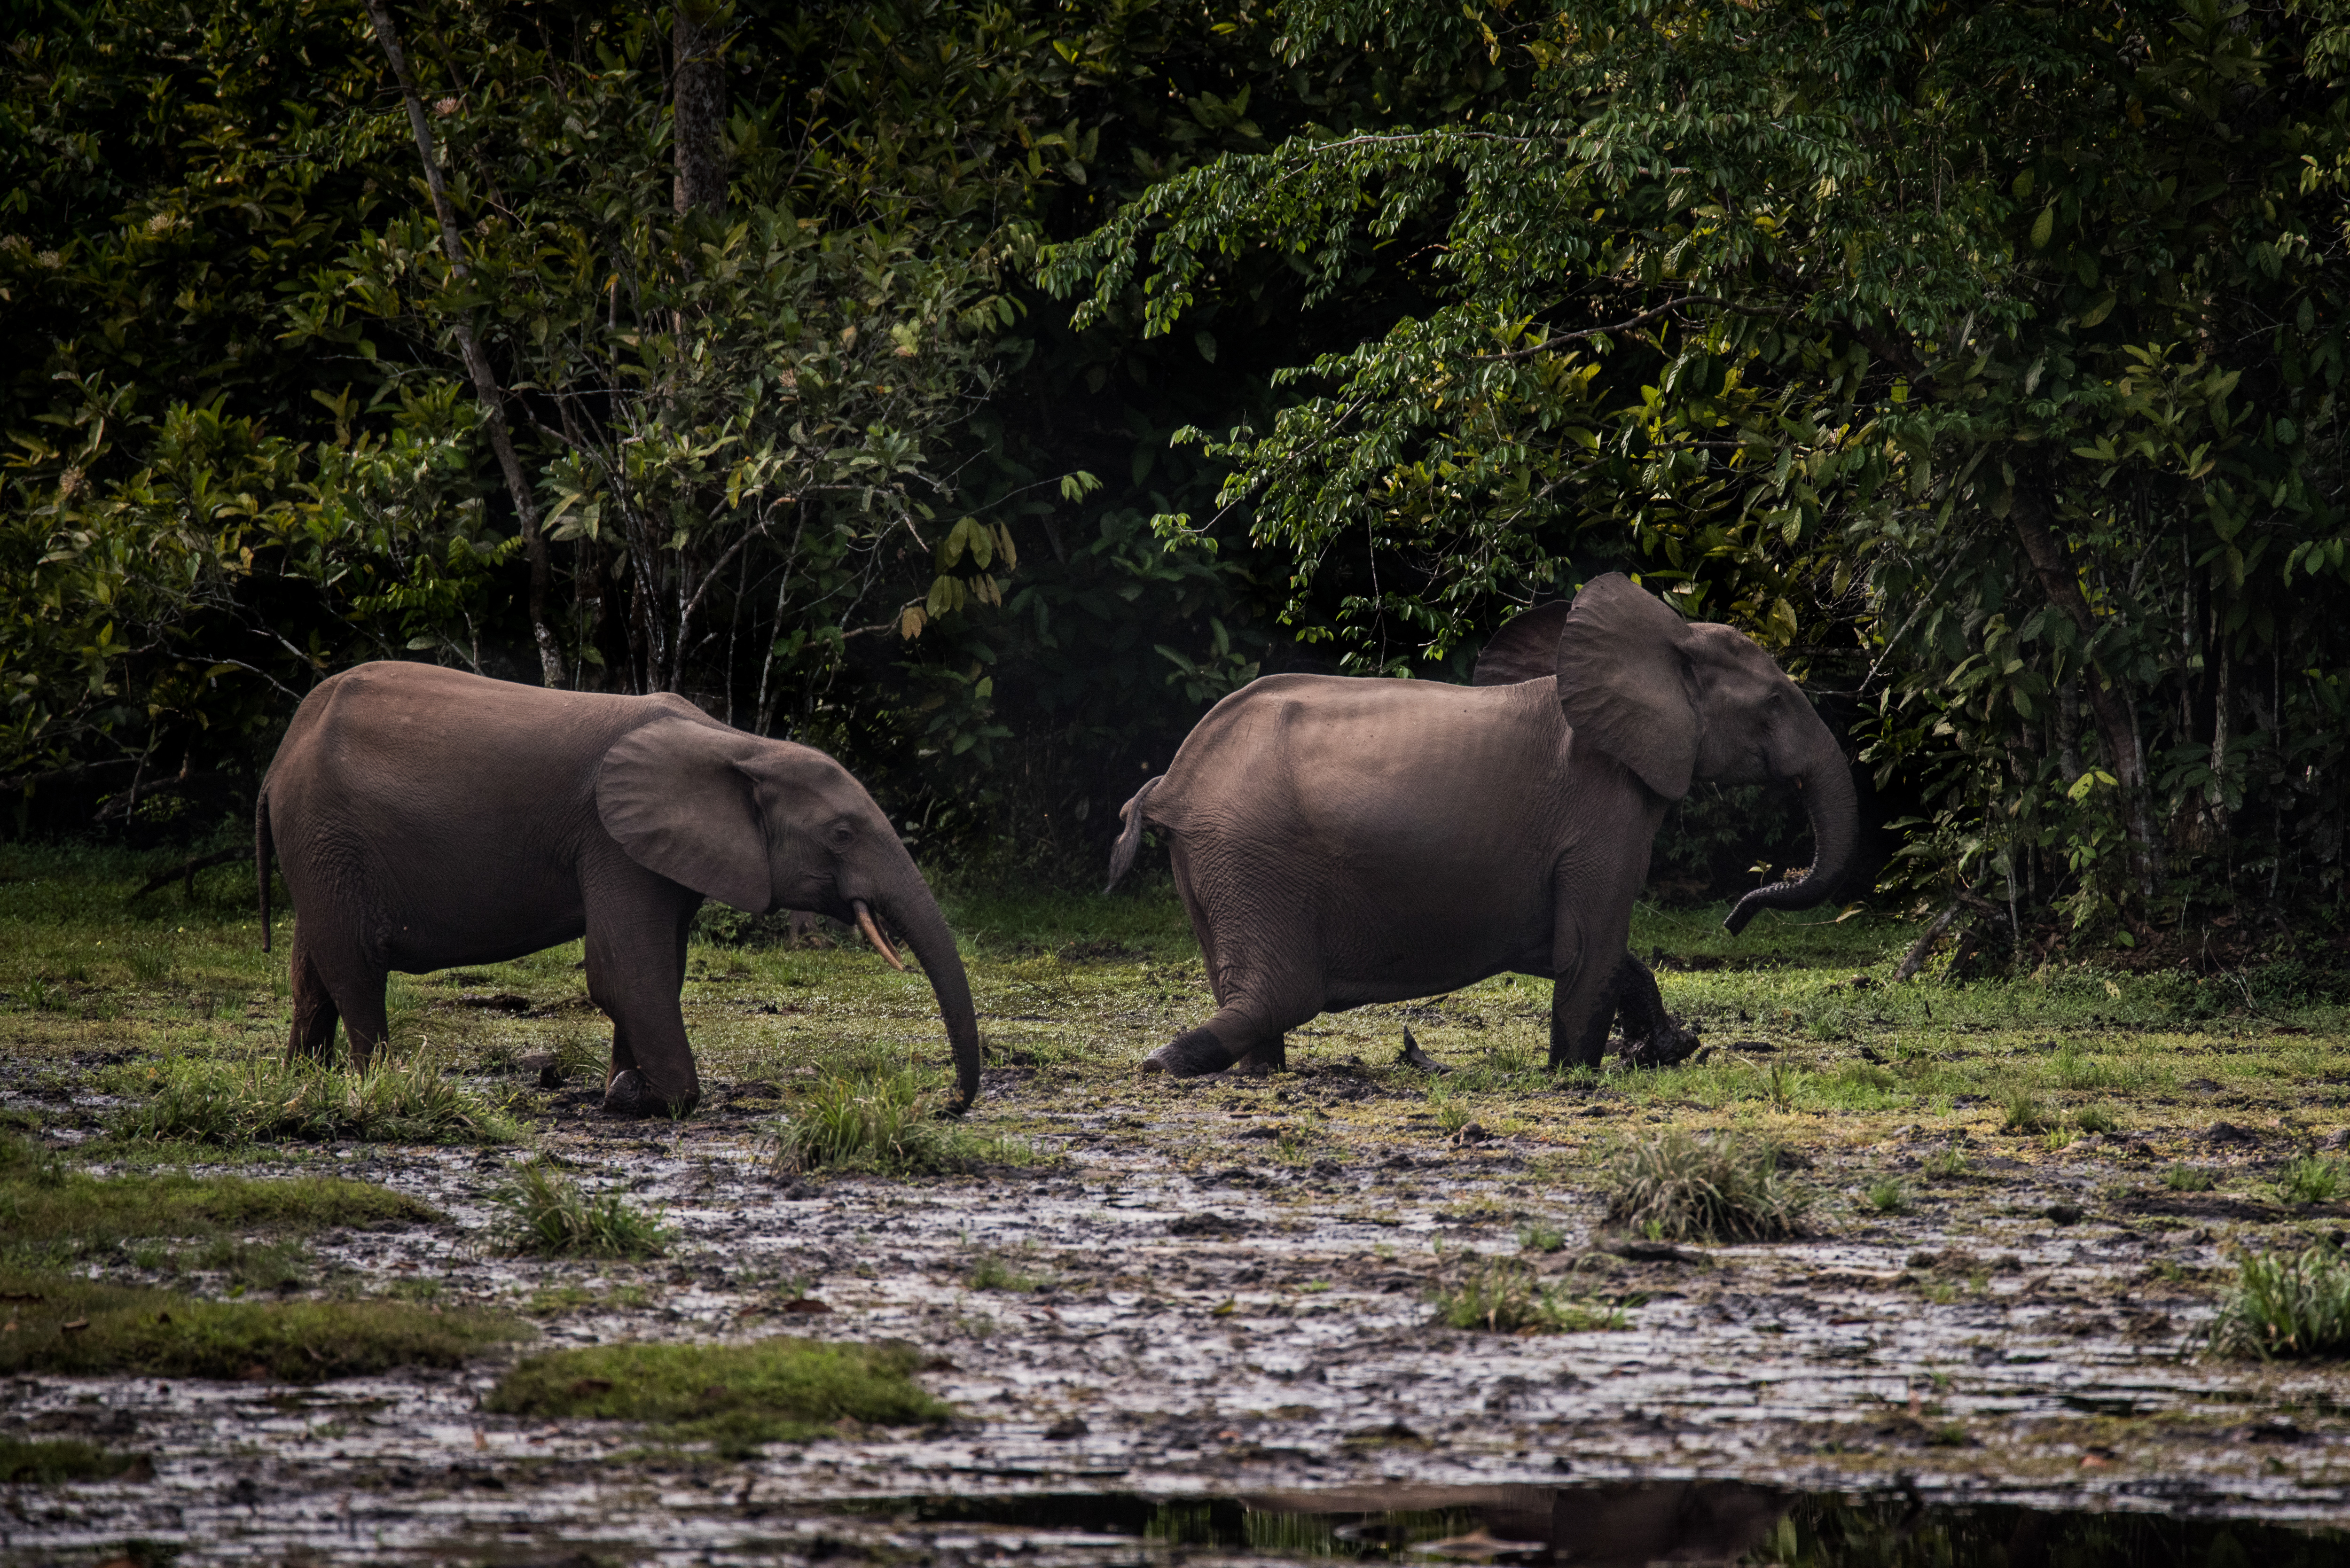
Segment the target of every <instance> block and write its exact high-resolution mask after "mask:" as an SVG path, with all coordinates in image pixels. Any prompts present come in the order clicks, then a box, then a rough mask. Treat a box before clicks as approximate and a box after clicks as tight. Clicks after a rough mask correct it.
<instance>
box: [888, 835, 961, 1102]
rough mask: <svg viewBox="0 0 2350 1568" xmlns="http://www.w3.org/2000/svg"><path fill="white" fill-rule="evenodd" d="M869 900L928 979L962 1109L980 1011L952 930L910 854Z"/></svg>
mask: <svg viewBox="0 0 2350 1568" xmlns="http://www.w3.org/2000/svg"><path fill="white" fill-rule="evenodd" d="M874 903H875V906H876V907H877V908H878V909H880V911H881V912H882V913H883V914H885V915H887V916H888V917H889V923H890V924H891V925H893V926H895V927H897V928H898V934H899V936H901V937H904V938H905V939H906V945H907V946H908V947H910V948H911V949H912V950H914V959H915V961H916V962H918V963H920V965H921V966H922V973H923V974H924V975H925V976H926V977H927V978H928V979H929V980H930V982H931V994H932V995H934V996H936V997H937V998H938V1001H939V1015H940V1016H941V1017H942V1018H944V1019H945V1020H946V1025H947V1043H948V1044H951V1045H952V1046H953V1047H954V1064H955V1088H956V1091H957V1094H958V1096H959V1099H958V1104H957V1105H956V1106H955V1108H956V1109H957V1110H962V1109H965V1108H967V1107H968V1106H970V1105H971V1103H972V1101H973V1100H975V1099H977V1098H978V1097H979V1015H978V1014H977V1013H975V1012H972V1005H971V982H970V981H968V980H966V979H965V978H964V977H963V972H962V955H961V954H959V953H957V952H956V951H955V944H954V934H953V933H952V932H951V931H949V930H948V929H947V920H946V917H945V916H944V915H941V914H940V913H939V903H938V900H937V899H936V898H932V897H931V889H930V887H929V885H928V884H927V883H925V882H924V881H923V880H922V874H921V873H920V871H918V870H916V869H915V868H914V862H913V859H912V857H907V860H906V866H905V869H904V871H903V873H902V874H901V875H900V876H899V877H893V878H892V879H891V881H890V884H889V888H888V890H887V891H886V892H885V893H883V894H882V896H881V897H880V898H877V899H876V900H874Z"/></svg>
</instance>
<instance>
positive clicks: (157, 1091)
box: [115, 1054, 521, 1144]
mask: <svg viewBox="0 0 2350 1568" xmlns="http://www.w3.org/2000/svg"><path fill="white" fill-rule="evenodd" d="M122 1086H123V1087H124V1088H126V1089H128V1090H129V1091H130V1092H131V1093H133V1094H136V1093H140V1092H141V1091H144V1093H145V1094H146V1096H147V1097H146V1099H145V1101H144V1103H142V1104H140V1105H139V1106H135V1107H133V1108H132V1109H131V1110H130V1111H129V1112H127V1113H125V1114H124V1115H123V1116H121V1117H120V1118H119V1119H118V1121H117V1123H116V1125H115V1130H116V1132H118V1133H119V1134H120V1135H121V1136H122V1137H132V1138H151V1139H155V1140H158V1141H161V1140H167V1139H185V1140H187V1141H189V1142H192V1143H215V1144H234V1143H244V1142H247V1141H251V1140H296V1141H316V1142H328V1141H331V1140H333V1139H336V1138H365V1139H368V1140H369V1141H372V1142H380V1143H440V1144H452V1143H453V1144H501V1143H513V1142H515V1140H516V1139H517V1138H518V1137H521V1130H520V1129H519V1128H518V1127H515V1124H514V1121H513V1119H512V1118H511V1117H509V1116H506V1115H505V1114H504V1112H502V1111H500V1110H497V1109H496V1108H494V1107H493V1106H491V1105H489V1103H488V1102H486V1101H484V1099H483V1098H482V1097H481V1096H479V1095H476V1094H474V1093H473V1091H472V1090H470V1089H467V1088H465V1087H464V1086H463V1085H461V1084H458V1083H457V1082H456V1081H455V1080H453V1079H451V1078H447V1077H444V1076H442V1074H441V1072H440V1070H439V1068H438V1067H437V1066H436V1065H435V1064H432V1063H431V1062H428V1061H426V1060H424V1059H423V1058H422V1057H421V1056H414V1057H411V1058H409V1059H407V1060H405V1061H399V1062H395V1061H392V1060H391V1059H390V1058H389V1057H388V1056H385V1055H381V1054H379V1055H378V1056H377V1058H376V1061H375V1063H374V1064H373V1065H371V1066H369V1068H368V1069H367V1070H366V1071H365V1072H350V1071H347V1070H345V1069H342V1068H330V1067H326V1066H322V1065H319V1064H314V1063H309V1062H299V1061H289V1060H288V1059H286V1057H284V1056H278V1055H267V1056H254V1057H248V1058H246V1059H245V1060H244V1061H242V1062H224V1061H216V1060H207V1059H196V1058H186V1057H179V1058H173V1059H172V1060H169V1061H166V1062H163V1063H161V1064H159V1065H157V1066H155V1067H154V1068H152V1069H151V1070H150V1074H149V1075H148V1076H147V1077H146V1078H143V1079H140V1078H134V1079H132V1080H131V1081H130V1082H129V1083H127V1084H124V1085H122Z"/></svg>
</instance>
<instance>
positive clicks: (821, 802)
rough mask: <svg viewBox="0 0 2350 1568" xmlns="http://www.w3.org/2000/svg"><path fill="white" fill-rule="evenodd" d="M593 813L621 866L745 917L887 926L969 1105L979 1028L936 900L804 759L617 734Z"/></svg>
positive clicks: (847, 781)
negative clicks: (943, 1031) (810, 916)
mask: <svg viewBox="0 0 2350 1568" xmlns="http://www.w3.org/2000/svg"><path fill="white" fill-rule="evenodd" d="M596 809H597V815H598V816H599V817H600V818H601V819H602V821H603V824H604V828H605V831H607V832H608V833H609V834H611V836H613V838H614V839H615V840H617V841H618V842H619V846H620V847H621V848H622V849H623V850H625V851H626V852H627V853H628V855H629V858H631V859H633V860H635V861H636V862H637V863H638V864H639V865H640V866H643V867H647V868H648V869H650V870H653V871H658V872H660V874H661V875H662V876H664V877H668V878H670V879H671V881H673V882H681V883H682V884H684V885H685V886H686V887H688V888H693V889H694V890H696V891H697V892H700V893H702V894H705V895H707V896H708V897H710V898H716V899H718V900H719V901H720V902H722V903H727V904H732V905H733V906H734V907H735V908H736V909H743V910H746V911H748V912H750V913H752V914H765V913H767V912H768V911H770V910H774V909H806V910H811V911H813V912H816V913H818V914H824V915H829V916H831V917H832V918H833V919H837V920H844V921H854V922H855V923H856V924H858V926H860V927H862V928H863V929H864V931H865V933H866V935H867V936H868V938H869V939H871V940H872V942H873V945H874V946H875V947H876V948H878V949H879V950H880V952H881V955H882V956H883V957H884V958H886V959H888V960H889V961H890V962H891V963H893V964H898V965H899V968H903V967H904V965H902V964H899V960H898V955H897V953H896V952H895V951H894V950H891V948H890V946H889V940H888V939H887V938H885V937H884V936H883V935H882V934H881V930H880V929H879V926H878V925H877V924H876V923H875V920H874V916H875V915H876V914H879V915H880V916H881V917H882V918H884V919H887V920H888V921H889V924H891V925H892V926H895V927H896V928H897V929H898V931H899V934H900V935H902V936H903V937H904V938H905V940H906V943H907V945H908V946H909V947H910V948H912V949H913V950H914V957H915V958H916V960H917V961H920V964H921V966H922V972H923V974H924V975H925V976H927V977H928V978H929V980H930V982H931V992H932V993H933V994H934V995H935V996H936V997H937V998H938V1003H939V1012H940V1013H941V1015H942V1016H943V1017H944V1018H945V1020H946V1026H947V1038H948V1040H949V1042H950V1043H951V1044H952V1045H953V1048H954V1059H955V1080H956V1086H957V1089H958V1092H959V1094H960V1096H961V1102H962V1105H964V1106H968V1105H969V1104H970V1103H971V1102H972V1098H973V1097H974V1096H977V1094H978V1093H979V1023H978V1019H977V1015H976V1014H975V1013H973V1012H972V1002H971V985H970V982H969V981H967V980H965V978H964V976H963V971H962V958H961V957H960V956H959V955H958V954H957V953H956V951H955V945H954V938H953V936H952V935H951V933H950V932H949V931H948V930H947V922H946V918H945V917H944V916H943V915H941V914H940V913H939V906H938V900H937V899H935V898H932V897H931V889H930V885H929V884H928V883H926V882H924V881H923V879H922V873H921V871H920V868H919V867H916V866H915V864H914V857H912V856H911V855H910V854H908V853H907V852H906V846H905V845H904V844H903V843H901V842H900V841H899V837H898V835H897V834H896V833H895V832H894V831H893V830H892V829H891V828H890V826H889V819H888V818H887V817H885V816H883V815H881V808H880V807H879V806H878V805H874V804H873V797H872V796H871V795H869V794H866V793H865V786H864V785H862V784H858V782H857V780H856V779H854V778H853V777H851V776H850V775H849V773H848V770H847V769H846V768H844V767H842V766H841V765H840V764H839V763H837V762H834V761H833V760H832V759H831V758H830V757H828V756H826V755H825V754H824V753H822V752H819V751H816V750H815V749H814V748H812V747H808V746H801V745H795V744H793V743H791V742H787V741H767V740H761V739H760V738H758V737H757V736H754V735H746V734H744V733H743V732H741V731H739V730H733V729H728V728H726V727H725V726H723V725H721V724H718V723H716V722H713V721H709V720H697V719H691V718H686V717H683V716H679V717H675V718H665V719H660V720H656V721H655V722H652V723H650V724H647V725H644V726H643V727H642V728H639V729H637V730H633V731H630V732H629V733H628V734H627V735H625V736H623V737H621V739H620V740H619V742H616V743H615V744H614V745H613V746H612V748H611V749H610V750H609V751H608V752H606V753H604V761H603V765H602V767H601V768H600V769H599V770H598V774H597V777H596Z"/></svg>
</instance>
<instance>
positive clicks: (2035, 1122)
mask: <svg viewBox="0 0 2350 1568" xmlns="http://www.w3.org/2000/svg"><path fill="white" fill-rule="evenodd" d="M2002 1111H2003V1112H2004V1115H2003V1116H2002V1118H2001V1121H2000V1127H1999V1130H2000V1131H2002V1132H2010V1133H2036V1132H2048V1131H2051V1130H2054V1127H2055V1126H2056V1123H2055V1121H2054V1118H2053V1117H2051V1116H2050V1115H2049V1114H2048V1110H2047V1108H2046V1107H2045V1106H2043V1105H2042V1104H2041V1103H2040V1097H2039V1096H2037V1095H2034V1094H2033V1093H2032V1092H2031V1091H2030V1090H2028V1089H2016V1090H2013V1091H2012V1092H2011V1093H2010V1094H2009V1095H2008V1096H2007V1099H2006V1101H2005V1102H2004V1103H2003V1105H2002Z"/></svg>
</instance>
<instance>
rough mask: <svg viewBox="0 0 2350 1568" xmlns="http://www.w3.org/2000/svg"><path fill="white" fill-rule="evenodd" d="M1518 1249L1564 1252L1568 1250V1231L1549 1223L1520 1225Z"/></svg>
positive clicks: (1524, 1250)
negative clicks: (1560, 1229) (1558, 1228)
mask: <svg viewBox="0 0 2350 1568" xmlns="http://www.w3.org/2000/svg"><path fill="white" fill-rule="evenodd" d="M1518 1251H1522V1252H1563V1251H1566V1233H1565V1231H1559V1230H1557V1229H1555V1228H1554V1227H1552V1226H1549V1225H1534V1224H1527V1225H1521V1226H1519V1227H1518Z"/></svg>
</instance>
